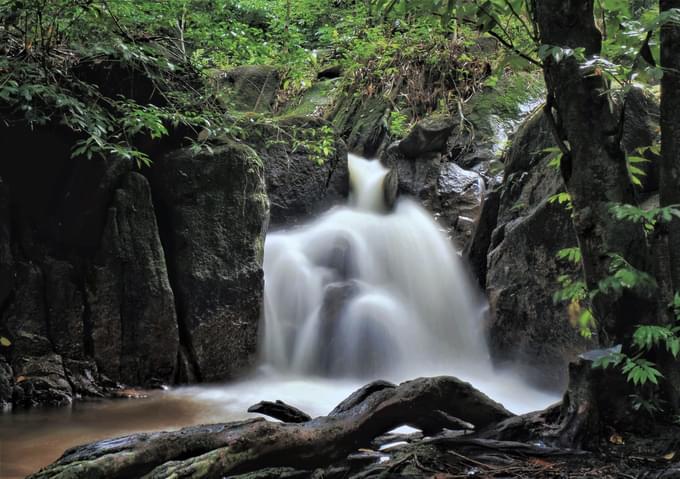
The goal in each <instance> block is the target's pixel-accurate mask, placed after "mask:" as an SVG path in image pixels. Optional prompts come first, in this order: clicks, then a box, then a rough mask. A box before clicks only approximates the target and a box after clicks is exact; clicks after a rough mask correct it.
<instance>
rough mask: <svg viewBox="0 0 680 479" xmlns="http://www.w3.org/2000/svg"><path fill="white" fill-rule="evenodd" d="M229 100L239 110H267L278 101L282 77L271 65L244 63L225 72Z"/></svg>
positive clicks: (224, 77) (224, 78)
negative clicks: (277, 96)
mask: <svg viewBox="0 0 680 479" xmlns="http://www.w3.org/2000/svg"><path fill="white" fill-rule="evenodd" d="M222 79H223V82H224V84H225V86H227V89H228V92H227V98H228V101H229V102H230V103H231V104H233V105H234V106H235V107H236V108H237V109H238V110H243V111H257V112H267V111H271V110H272V109H273V107H274V102H275V101H276V95H277V93H278V91H279V85H280V84H281V78H280V76H279V72H278V70H277V69H276V68H274V67H272V66H269V65H244V66H240V67H236V68H234V69H232V70H229V71H227V72H224V75H223V78H222Z"/></svg>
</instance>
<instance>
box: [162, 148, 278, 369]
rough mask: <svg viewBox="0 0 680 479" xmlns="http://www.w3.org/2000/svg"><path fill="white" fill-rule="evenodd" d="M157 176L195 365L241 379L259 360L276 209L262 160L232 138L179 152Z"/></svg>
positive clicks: (169, 157) (179, 300)
mask: <svg viewBox="0 0 680 479" xmlns="http://www.w3.org/2000/svg"><path fill="white" fill-rule="evenodd" d="M151 178H152V187H153V191H154V202H155V204H156V207H157V208H158V211H161V212H163V213H162V214H161V215H160V218H159V219H160V227H161V235H162V238H163V244H164V245H165V251H166V254H167V258H168V265H169V269H170V272H171V276H170V277H171V282H172V284H173V289H174V292H175V296H176V300H177V305H178V309H177V315H178V319H179V322H180V325H181V327H180V330H181V331H182V343H183V345H184V346H185V347H186V350H187V352H188V353H189V355H190V362H191V365H192V367H193V368H195V372H196V373H197V376H198V377H199V378H200V379H202V380H204V381H216V380H221V379H226V378H231V377H234V376H236V375H238V374H239V373H242V372H243V371H244V370H245V369H246V368H248V367H249V366H251V365H252V363H253V360H254V355H255V350H256V343H257V326H258V322H259V319H260V304H261V301H262V289H263V288H262V287H263V284H262V281H263V273H262V268H261V262H262V254H263V244H264V233H265V231H266V229H267V221H268V206H269V205H268V201H267V194H266V190H265V182H264V167H263V165H262V162H261V160H260V159H259V158H258V156H257V154H256V153H255V152H254V151H253V150H252V149H250V148H248V147H246V146H243V145H239V144H237V143H234V142H228V141H225V143H224V144H222V145H219V146H215V147H214V148H213V149H212V151H201V152H199V153H194V152H192V151H191V150H189V149H185V150H179V151H176V152H173V153H171V154H169V155H167V156H165V157H164V158H162V159H161V160H159V161H157V162H156V163H154V166H153V170H152V174H151Z"/></svg>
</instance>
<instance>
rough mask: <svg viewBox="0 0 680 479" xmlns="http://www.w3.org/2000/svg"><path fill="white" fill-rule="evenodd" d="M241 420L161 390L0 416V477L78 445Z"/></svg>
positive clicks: (19, 473) (17, 474)
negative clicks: (145, 395) (130, 397)
mask: <svg viewBox="0 0 680 479" xmlns="http://www.w3.org/2000/svg"><path fill="white" fill-rule="evenodd" d="M242 417H245V414H237V413H230V412H229V411H225V410H222V411H220V410H219V409H216V408H214V407H211V406H210V405H209V404H206V403H203V402H200V401H194V400H192V399H190V398H188V397H186V396H175V395H171V394H167V393H162V392H153V393H150V396H149V397H147V398H145V399H116V400H105V401H98V402H80V403H76V404H74V405H73V406H72V407H69V408H61V409H36V410H31V411H18V412H14V413H7V414H0V478H3V479H14V478H23V477H25V476H26V475H28V474H31V473H33V472H36V471H38V470H39V469H40V468H42V467H44V466H46V465H48V464H50V463H51V462H53V461H55V460H56V459H58V458H59V457H60V456H61V455H62V453H63V452H64V450H66V449H68V448H70V447H73V446H76V445H79V444H85V443H88V442H92V441H96V440H99V439H105V438H108V437H113V436H121V435H126V434H130V433H133V432H140V431H160V430H171V429H178V428H180V427H183V426H188V425H193V424H198V423H201V422H221V421H229V420H234V419H240V418H242Z"/></svg>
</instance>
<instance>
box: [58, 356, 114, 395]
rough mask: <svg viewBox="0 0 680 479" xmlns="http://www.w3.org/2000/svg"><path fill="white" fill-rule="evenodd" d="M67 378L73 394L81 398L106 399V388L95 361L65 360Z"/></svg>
mask: <svg viewBox="0 0 680 479" xmlns="http://www.w3.org/2000/svg"><path fill="white" fill-rule="evenodd" d="M64 370H65V372H66V378H67V379H68V382H69V383H70V384H71V388H72V390H73V393H74V394H75V395H77V396H80V397H104V395H105V394H104V388H103V387H102V385H101V383H102V380H101V378H100V377H99V371H98V370H97V364H96V363H95V362H94V361H76V360H73V359H64Z"/></svg>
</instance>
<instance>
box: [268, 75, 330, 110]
mask: <svg viewBox="0 0 680 479" xmlns="http://www.w3.org/2000/svg"><path fill="white" fill-rule="evenodd" d="M338 91H339V88H338V79H331V80H324V81H320V82H317V83H315V84H314V85H312V87H311V88H309V89H308V90H306V91H305V92H303V93H302V95H301V96H300V98H299V100H298V101H297V102H295V103H292V104H290V105H288V106H286V108H284V110H283V112H282V115H281V116H283V117H289V116H310V115H319V116H323V115H324V113H325V112H326V110H327V109H329V108H330V107H331V106H332V105H333V103H334V102H335V100H336V97H337V95H338Z"/></svg>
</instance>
